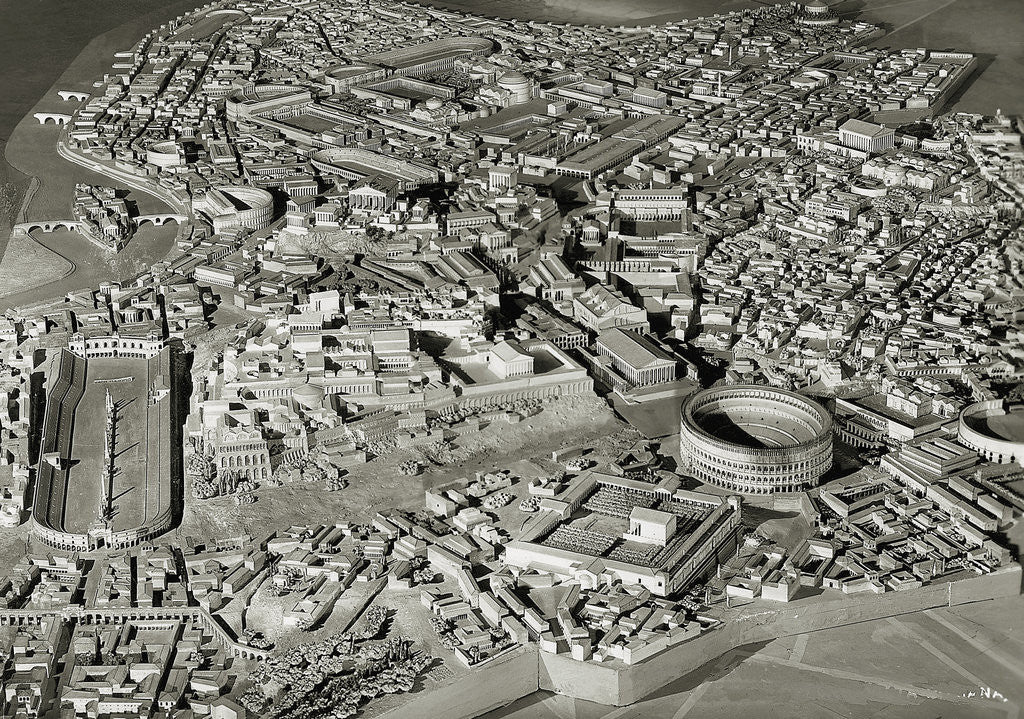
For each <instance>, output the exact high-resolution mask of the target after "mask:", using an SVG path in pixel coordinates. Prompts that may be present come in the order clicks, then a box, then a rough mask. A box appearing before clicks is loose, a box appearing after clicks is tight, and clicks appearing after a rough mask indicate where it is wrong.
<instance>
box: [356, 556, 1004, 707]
mask: <svg viewBox="0 0 1024 719" xmlns="http://www.w3.org/2000/svg"><path fill="white" fill-rule="evenodd" d="M1021 577H1022V570H1021V567H1020V566H1019V565H1013V566H1010V567H1004V568H1002V569H1000V570H998V571H996V572H993V573H992V574H990V575H987V576H983V577H969V578H965V579H961V580H959V581H955V582H952V583H942V584H933V585H928V586H925V587H921V588H918V589H914V590H911V591H906V592H886V593H885V594H882V595H876V594H871V593H865V594H857V595H853V596H840V595H838V593H831V594H832V595H833V596H835V598H834V599H831V598H830V599H822V596H823V595H819V596H816V597H808V598H805V599H802V600H798V601H795V602H791V603H789V604H776V603H769V602H757V603H756V604H752V605H747V606H746V607H745V609H746V610H747V614H746V616H741V617H736V618H730V619H729V620H728V622H727V623H726V624H724V625H723V626H721V627H719V628H717V629H715V630H712V631H709V632H707V633H706V634H704V635H702V636H700V637H698V638H697V639H693V640H691V641H688V642H683V643H682V644H679V645H677V646H675V647H673V648H672V649H669V650H668V651H665V652H663V653H661V654H658V655H657V656H654V657H651V658H650V659H648V660H645V661H643V662H640V663H638V664H634V665H631V666H624V665H622V664H621V663H619V662H614V663H612V662H608V663H604V664H601V663H597V662H579V661H576V660H574V659H572V658H571V657H569V656H568V655H566V654H548V653H547V652H541V651H539V650H538V648H537V645H536V644H530V645H528V646H524V647H520V648H519V649H517V650H515V651H513V652H511V653H509V654H507V655H505V656H503V657H500V658H498V659H496V660H494V661H493V662H491V663H488V664H487V665H486V666H484V667H482V668H480V669H475V670H473V671H472V672H471V673H470V674H467V675H465V676H462V677H460V678H458V679H457V680H454V681H451V682H449V683H447V684H444V685H442V686H439V687H437V688H436V689H427V690H426V691H424V692H422V693H417V694H414V695H412V697H411V698H410V700H409V701H407V702H405V703H404V704H402V705H401V706H398V707H395V708H393V709H390V710H387V711H384V712H382V713H380V714H378V715H376V716H377V717H381V718H383V719H405V718H406V717H410V718H412V717H424V716H444V717H446V719H473V718H474V717H477V716H479V715H480V714H483V713H486V712H488V711H492V710H494V709H497V708H498V707H502V706H505V705H507V704H510V703H512V702H514V701H516V700H517V699H521V698H523V697H525V696H528V695H530V694H532V693H533V692H535V691H538V690H546V691H552V692H555V693H558V694H561V695H563V696H568V697H572V698H575V699H584V700H586V701H593V702H598V703H600V704H604V705H607V706H626V705H628V704H632V703H634V702H636V701H639V700H640V699H643V698H644V697H645V696H647V695H649V694H651V693H652V692H654V691H657V690H658V689H660V688H662V687H664V686H665V685H666V684H669V683H670V682H672V681H675V680H677V679H679V678H680V677H683V676H685V675H686V674H688V673H690V672H693V671H696V670H697V669H700V667H702V666H703V665H704V664H706V663H708V662H710V661H713V660H714V659H717V658H718V657H720V656H721V655H723V654H725V653H726V652H728V651H731V650H733V649H736V648H737V647H742V646H744V645H747V644H756V643H760V642H768V641H771V640H773V639H777V638H779V637H785V636H792V635H795V634H805V633H807V632H814V631H819V630H822V629H832V628H835V627H840V626H845V625H849V624H856V623H859V622H866V621H871V620H874V619H884V618H886V617H892V616H897V615H900V614H908V613H911V612H918V611H923V610H926V609H934V608H937V607H945V606H957V605H960V604H969V603H971V602H978V601H984V600H987V599H998V598H1001V597H1013V596H1018V595H1019V594H1020V593H1021Z"/></svg>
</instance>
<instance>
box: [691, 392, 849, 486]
mask: <svg viewBox="0 0 1024 719" xmlns="http://www.w3.org/2000/svg"><path fill="white" fill-rule="evenodd" d="M679 444H680V456H681V459H682V464H683V469H684V471H687V472H688V473H689V474H691V475H692V476H693V477H695V478H697V479H699V480H700V481H702V482H707V483H708V484H714V485H717V486H719V487H723V488H725V489H728V490H730V491H733V492H741V493H743V494H769V493H772V492H796V491H800V490H803V489H807V488H808V487H813V486H815V485H816V484H818V482H819V481H820V480H821V477H822V476H823V475H824V474H825V473H826V472H828V470H829V469H831V467H832V418H831V416H830V415H829V413H828V411H827V410H826V409H825V408H824V407H822V406H821V405H819V404H818V403H817V402H814V401H813V400H810V399H807V398H806V397H803V396H801V395H799V394H797V393H795V392H789V391H787V390H782V389H776V388H773V387H763V386H760V385H732V386H728V387H715V388H712V389H707V390H703V391H701V392H697V393H696V394H694V395H692V396H690V397H689V398H688V399H687V400H686V401H685V402H684V403H683V405H682V408H681V410H680V425H679Z"/></svg>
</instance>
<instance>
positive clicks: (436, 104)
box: [425, 97, 444, 110]
mask: <svg viewBox="0 0 1024 719" xmlns="http://www.w3.org/2000/svg"><path fill="white" fill-rule="evenodd" d="M425 104H426V106H427V109H428V110H439V109H440V108H441V106H442V105H444V100H442V99H441V98H439V97H429V98H427V102H426V103H425Z"/></svg>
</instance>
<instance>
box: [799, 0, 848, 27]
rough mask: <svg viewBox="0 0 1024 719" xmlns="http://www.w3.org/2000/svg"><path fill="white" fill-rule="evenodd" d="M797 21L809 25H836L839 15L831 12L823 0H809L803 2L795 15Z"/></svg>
mask: <svg viewBox="0 0 1024 719" xmlns="http://www.w3.org/2000/svg"><path fill="white" fill-rule="evenodd" d="M797 22H799V23H800V24H801V25H809V26H811V27H815V26H819V27H820V26H823V25H838V24H839V16H838V15H836V14H835V13H834V12H832V10H831V9H830V8H829V6H828V3H826V2H825V1H824V0H810V1H809V2H806V3H804V5H803V10H802V11H801V12H800V14H799V15H798V16H797Z"/></svg>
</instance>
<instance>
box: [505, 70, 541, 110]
mask: <svg viewBox="0 0 1024 719" xmlns="http://www.w3.org/2000/svg"><path fill="white" fill-rule="evenodd" d="M498 87H500V88H501V89H503V90H506V91H507V92H508V93H509V103H510V104H511V105H522V104H523V103H524V102H529V101H530V99H531V98H532V97H533V83H532V82H530V79H529V78H528V77H526V75H524V74H523V73H521V72H517V71H515V70H510V71H508V72H506V73H505V74H504V75H502V76H501V77H499V78H498Z"/></svg>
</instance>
